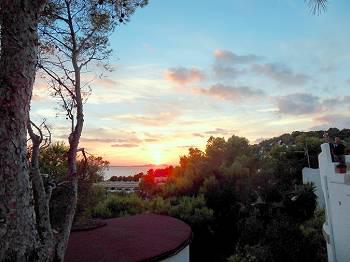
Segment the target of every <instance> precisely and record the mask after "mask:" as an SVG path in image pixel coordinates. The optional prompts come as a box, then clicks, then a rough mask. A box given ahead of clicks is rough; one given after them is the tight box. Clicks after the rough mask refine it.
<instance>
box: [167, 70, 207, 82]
mask: <svg viewBox="0 0 350 262" xmlns="http://www.w3.org/2000/svg"><path fill="white" fill-rule="evenodd" d="M164 78H165V79H166V80H168V81H172V82H175V83H177V84H180V85H185V84H188V83H191V82H199V81H202V80H204V79H205V74H204V73H203V71H201V70H199V69H196V68H191V69H188V68H185V67H177V68H169V69H168V70H166V71H165V73H164Z"/></svg>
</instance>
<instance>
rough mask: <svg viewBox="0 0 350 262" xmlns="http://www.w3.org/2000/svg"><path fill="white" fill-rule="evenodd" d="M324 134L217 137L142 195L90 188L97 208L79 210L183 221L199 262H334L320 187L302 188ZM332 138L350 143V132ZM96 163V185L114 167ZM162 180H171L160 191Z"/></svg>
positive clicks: (150, 180) (143, 185) (147, 180)
mask: <svg viewBox="0 0 350 262" xmlns="http://www.w3.org/2000/svg"><path fill="white" fill-rule="evenodd" d="M323 133H324V131H312V132H293V133H291V134H284V135H282V136H279V137H275V138H272V139H268V140H265V141H262V142H260V143H259V144H256V145H250V144H249V143H248V140H247V139H245V138H242V137H237V136H235V135H233V136H232V137H230V138H229V139H227V140H225V139H224V138H220V137H210V138H209V140H208V142H207V145H206V148H205V151H201V150H199V149H198V148H190V149H189V152H188V154H187V155H184V156H181V157H180V164H179V166H176V167H167V168H164V169H158V170H149V171H148V172H147V174H142V173H141V174H137V175H135V176H134V178H137V179H138V178H141V182H140V192H138V194H120V193H118V194H117V193H113V194H112V193H111V194H108V195H106V194H104V193H103V192H102V191H101V188H98V187H92V183H90V184H89V186H88V189H87V190H86V189H85V190H86V191H87V192H89V193H88V195H86V194H84V195H83V198H84V199H85V198H86V199H90V198H91V199H92V200H91V201H90V202H88V203H86V204H85V205H82V204H80V205H79V204H78V207H79V208H78V210H80V212H78V214H80V216H84V217H87V218H91V217H92V218H111V217H121V216H128V215H134V214H140V213H144V212H152V213H158V214H166V215H170V216H173V217H176V218H179V219H181V220H183V221H185V222H186V223H188V224H189V225H190V226H191V228H192V230H193V232H194V238H193V241H192V244H191V260H192V261H204V260H205V261H227V260H228V261H326V251H325V242H324V239H323V236H322V230H321V228H322V224H323V221H324V213H323V211H322V210H319V209H317V207H316V196H315V194H314V192H313V190H314V188H313V186H312V185H303V184H302V181H301V169H302V168H303V167H305V166H311V167H314V168H316V167H317V166H318V162H317V155H318V154H319V152H320V144H321V143H322V136H323ZM328 133H329V134H330V136H332V137H334V136H339V137H341V138H342V139H343V141H344V143H345V144H346V145H348V144H349V142H350V141H349V139H348V137H349V134H350V130H347V129H346V130H341V131H340V130H338V129H334V128H333V129H330V130H328ZM348 148H349V147H348ZM44 158H46V159H48V157H47V156H44ZM92 163H94V164H92V166H95V169H92V170H95V172H92V173H91V175H90V180H89V181H90V182H91V181H94V182H96V181H97V180H96V179H95V178H96V174H100V175H101V172H102V171H103V169H104V168H105V167H106V165H107V163H105V162H104V161H103V160H102V159H99V161H97V162H96V161H95V162H92ZM57 166H59V165H57V164H55V167H56V168H57ZM43 168H44V166H43ZM45 170H46V167H45ZM48 172H52V170H49V169H48ZM92 174H95V175H92ZM156 176H167V177H168V179H167V181H166V183H164V184H162V185H159V184H157V183H156V182H155V179H154V178H155V177H156ZM97 177H100V176H97ZM134 178H133V180H134ZM99 179H100V178H99ZM112 180H120V179H119V178H113V179H112ZM81 192H82V191H81ZM83 192H84V191H83ZM93 199H94V200H93Z"/></svg>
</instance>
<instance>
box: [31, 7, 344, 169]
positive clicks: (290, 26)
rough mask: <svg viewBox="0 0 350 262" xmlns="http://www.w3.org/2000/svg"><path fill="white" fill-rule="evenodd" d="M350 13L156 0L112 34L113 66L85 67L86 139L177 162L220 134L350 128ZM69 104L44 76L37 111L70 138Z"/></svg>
mask: <svg viewBox="0 0 350 262" xmlns="http://www.w3.org/2000/svg"><path fill="white" fill-rule="evenodd" d="M199 3H200V4H199ZM349 12H350V1H349V0H332V1H329V5H328V9H327V12H326V13H324V14H322V15H320V16H313V15H312V14H311V13H310V10H309V8H308V7H307V5H306V4H305V2H304V0H264V1H262V0H218V1H209V0H201V1H196V0H176V1H174V0H150V3H149V5H148V6H146V7H145V8H143V9H140V10H137V11H136V13H135V14H134V15H133V16H132V17H131V21H130V22H129V23H128V24H126V25H123V26H122V27H118V28H117V30H116V31H115V32H114V33H113V34H112V36H111V47H112V48H113V50H114V51H113V54H112V56H111V58H110V64H111V65H112V67H113V69H114V70H113V72H104V76H103V77H101V78H100V77H99V74H100V73H101V72H103V70H102V68H101V66H98V65H96V64H95V65H92V66H91V67H90V71H89V72H88V73H86V74H84V76H83V78H84V79H85V81H88V80H90V79H95V80H94V81H93V82H92V84H91V87H92V89H93V93H92V95H91V96H90V98H89V100H88V102H87V104H86V105H85V127H84V131H83V136H82V139H81V145H82V146H84V147H85V148H86V149H87V150H88V151H89V152H91V153H93V154H96V155H100V156H103V157H104V158H105V159H107V160H109V161H110V162H111V164H112V165H142V164H150V163H155V164H158V163H167V164H177V163H178V159H179V155H183V154H185V153H187V150H188V148H189V147H191V146H196V147H199V148H201V149H204V147H205V144H206V141H207V140H208V138H209V137H210V136H211V135H213V136H219V137H225V138H228V137H230V136H231V135H233V134H235V135H239V136H244V137H246V138H248V139H249V141H250V142H251V143H256V142H257V141H260V140H261V139H263V138H270V137H273V136H277V135H280V134H282V133H285V132H291V131H293V130H303V131H307V130H314V129H327V128H329V127H338V128H340V129H341V128H345V127H347V128H350V110H349V109H350V92H349V88H350V75H349V69H350V34H349V25H350V15H349ZM57 108H58V104H57V102H56V100H55V99H54V98H51V97H50V96H49V91H48V90H47V88H45V85H44V83H43V81H42V80H41V79H40V78H38V79H37V84H36V88H35V90H34V96H33V104H32V110H31V115H32V118H33V119H35V120H37V121H39V120H40V119H42V118H43V117H46V118H47V121H48V123H49V124H50V126H51V127H52V132H53V137H54V139H55V140H62V139H63V137H66V136H67V134H68V133H69V122H68V121H66V120H65V116H64V114H63V113H61V112H60V110H58V109H57ZM56 115H57V116H56Z"/></svg>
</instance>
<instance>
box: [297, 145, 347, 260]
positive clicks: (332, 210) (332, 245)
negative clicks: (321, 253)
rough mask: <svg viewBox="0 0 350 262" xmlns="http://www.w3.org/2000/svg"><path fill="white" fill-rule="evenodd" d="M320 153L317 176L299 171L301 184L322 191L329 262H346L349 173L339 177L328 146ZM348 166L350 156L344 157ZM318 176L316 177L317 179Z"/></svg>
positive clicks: (324, 231) (324, 232)
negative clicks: (311, 184)
mask: <svg viewBox="0 0 350 262" xmlns="http://www.w3.org/2000/svg"><path fill="white" fill-rule="evenodd" d="M321 149H322V152H321V153H320V155H319V157H318V161H319V167H320V169H319V173H318V172H315V171H312V172H313V173H314V178H315V179H312V178H310V172H308V171H306V172H305V170H303V180H304V182H310V181H312V182H314V184H315V185H316V187H317V190H320V185H321V188H322V192H323V196H324V202H325V207H326V209H325V211H326V222H325V223H324V225H323V234H324V237H325V239H326V241H327V253H328V261H329V262H349V261H350V172H349V171H347V173H346V174H340V173H337V172H336V169H335V166H336V165H337V163H334V162H332V158H331V154H330V148H329V144H328V143H325V144H322V145H321ZM345 160H346V162H347V163H349V162H350V156H349V155H347V156H346V159H345ZM318 174H319V177H318Z"/></svg>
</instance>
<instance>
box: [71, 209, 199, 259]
mask: <svg viewBox="0 0 350 262" xmlns="http://www.w3.org/2000/svg"><path fill="white" fill-rule="evenodd" d="M105 221H106V222H107V225H106V226H104V227H101V228H97V229H94V230H90V231H78V232H72V233H71V235H70V238H69V242H68V247H67V252H66V256H65V262H81V261H84V262H90V261H91V262H98V261H101V262H102V261H103V262H112V261H113V262H115V261H118V262H129V261H130V262H131V261H132V262H134V261H159V260H161V259H165V258H167V257H170V256H172V255H174V254H176V253H178V252H180V251H181V250H182V249H183V248H185V247H186V246H187V245H188V244H189V242H190V240H191V237H192V231H191V228H190V227H189V226H188V225H187V224H185V223H184V222H182V221H180V220H178V219H175V218H172V217H169V216H162V215H155V214H143V215H136V216H130V217H122V218H113V219H107V220H105Z"/></svg>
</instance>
